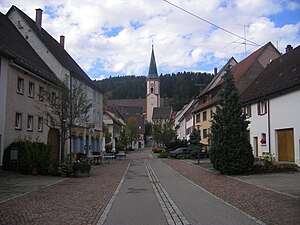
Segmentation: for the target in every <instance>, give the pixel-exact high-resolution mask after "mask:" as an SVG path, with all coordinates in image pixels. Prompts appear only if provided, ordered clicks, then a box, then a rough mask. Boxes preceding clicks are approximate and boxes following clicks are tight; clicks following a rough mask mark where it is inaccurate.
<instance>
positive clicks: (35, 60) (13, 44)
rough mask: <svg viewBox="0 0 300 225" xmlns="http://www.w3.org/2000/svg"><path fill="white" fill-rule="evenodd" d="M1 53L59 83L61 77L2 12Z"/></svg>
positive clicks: (0, 21)
mask: <svg viewBox="0 0 300 225" xmlns="http://www.w3.org/2000/svg"><path fill="white" fill-rule="evenodd" d="M0 54H2V55H5V56H6V57H8V58H12V59H13V61H14V63H16V64H17V65H19V66H21V67H23V68H24V69H26V70H28V71H30V72H32V73H34V74H36V75H38V76H40V77H41V78H43V79H45V80H47V81H49V82H51V83H53V84H58V83H59V79H58V78H57V77H56V76H55V74H54V73H53V72H52V71H51V70H50V68H49V67H48V66H47V65H46V64H45V63H44V61H43V60H42V59H41V58H40V57H39V56H38V54H37V53H36V52H35V51H34V50H33V48H32V47H31V46H30V45H29V44H28V42H27V41H26V40H25V39H24V37H23V36H22V35H21V34H20V32H19V31H18V30H17V28H16V27H15V26H14V24H13V23H12V22H11V21H10V20H9V18H8V17H7V16H5V15H4V14H2V13H0Z"/></svg>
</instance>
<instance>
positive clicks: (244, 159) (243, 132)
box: [209, 69, 254, 174]
mask: <svg viewBox="0 0 300 225" xmlns="http://www.w3.org/2000/svg"><path fill="white" fill-rule="evenodd" d="M220 96H221V101H220V108H218V110H217V111H216V113H215V114H214V116H213V119H214V120H213V122H212V127H211V132H212V136H211V147H210V152H209V154H210V160H211V162H212V163H213V166H214V168H215V169H216V170H218V171H220V172H222V173H230V174H238V173H242V172H245V171H248V170H250V169H251V168H252V166H253V163H254V156H253V153H252V147H251V145H250V142H249V133H248V131H247V127H248V122H247V121H246V120H245V119H246V118H245V115H243V113H242V105H241V102H240V100H239V94H238V90H237V89H236V87H235V82H234V79H233V76H232V74H231V71H230V69H227V72H226V74H225V78H224V83H223V87H222V91H221V95H220Z"/></svg>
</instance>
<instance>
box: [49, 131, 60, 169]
mask: <svg viewBox="0 0 300 225" xmlns="http://www.w3.org/2000/svg"><path fill="white" fill-rule="evenodd" d="M48 143H49V144H50V147H51V152H52V159H53V162H54V163H57V164H58V163H59V149H60V143H59V131H58V129H54V128H50V130H49V132H48Z"/></svg>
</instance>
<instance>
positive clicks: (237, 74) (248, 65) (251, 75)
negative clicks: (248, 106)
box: [193, 42, 280, 113]
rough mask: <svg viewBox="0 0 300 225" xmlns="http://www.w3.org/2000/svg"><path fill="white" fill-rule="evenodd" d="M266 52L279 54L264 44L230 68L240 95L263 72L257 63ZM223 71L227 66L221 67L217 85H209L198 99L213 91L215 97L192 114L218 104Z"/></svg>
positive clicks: (271, 57) (271, 45)
mask: <svg viewBox="0 0 300 225" xmlns="http://www.w3.org/2000/svg"><path fill="white" fill-rule="evenodd" d="M267 50H268V51H274V52H275V53H276V54H274V55H276V56H277V55H278V56H279V55H280V53H279V52H278V50H277V49H276V48H275V47H274V45H273V44H272V43H271V42H268V43H267V44H265V45H264V46H262V47H261V48H259V49H257V50H256V51H255V52H253V53H252V54H250V55H249V56H248V57H246V58H245V59H244V60H242V61H241V62H240V63H238V64H236V65H234V66H232V67H231V72H232V76H233V78H234V80H235V85H236V87H237V88H238V90H239V91H240V93H242V92H243V91H244V90H245V88H246V87H247V86H249V85H250V84H251V83H252V82H253V81H254V80H255V79H256V77H257V76H258V75H259V74H260V73H261V72H262V71H263V69H264V66H263V65H261V64H260V63H259V62H258V59H259V57H260V56H261V55H262V54H263V53H264V52H265V51H267ZM274 55H272V56H270V59H273V56H274ZM227 64H228V62H227ZM227 64H226V65H227ZM226 65H225V66H226ZM225 69H227V66H226V67H223V68H222V70H221V71H220V72H219V73H218V75H217V76H218V78H219V81H218V83H217V84H214V86H213V87H212V85H211V87H208V89H207V91H206V92H202V94H201V95H200V96H199V97H198V98H200V97H202V96H204V95H205V94H206V93H207V92H210V91H211V90H215V91H216V95H215V96H212V98H211V100H209V101H207V102H205V103H203V104H200V105H198V106H197V107H196V108H195V109H194V110H193V113H196V112H198V111H200V110H204V109H206V108H208V107H210V106H212V105H214V104H215V103H217V102H218V100H219V99H220V98H219V97H218V89H221V85H222V84H223V82H224V78H223V77H222V75H223V74H224V73H223V72H224V70H225ZM220 78H221V79H220ZM216 79H217V78H216ZM215 83H216V81H215Z"/></svg>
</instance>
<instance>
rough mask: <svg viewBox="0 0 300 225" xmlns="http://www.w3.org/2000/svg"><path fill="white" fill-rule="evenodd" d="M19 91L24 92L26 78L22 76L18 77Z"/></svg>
mask: <svg viewBox="0 0 300 225" xmlns="http://www.w3.org/2000/svg"><path fill="white" fill-rule="evenodd" d="M17 92H18V93H19V94H23V93H24V79H22V78H20V77H18V84H17Z"/></svg>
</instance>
